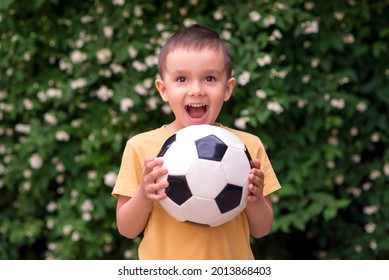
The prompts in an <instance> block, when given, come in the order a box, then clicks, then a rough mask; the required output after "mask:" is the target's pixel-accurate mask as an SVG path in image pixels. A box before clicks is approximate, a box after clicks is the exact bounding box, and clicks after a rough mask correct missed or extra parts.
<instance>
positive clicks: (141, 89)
mask: <svg viewBox="0 0 389 280" xmlns="http://www.w3.org/2000/svg"><path fill="white" fill-rule="evenodd" d="M134 90H135V92H136V93H138V94H139V95H142V96H145V95H147V89H146V88H145V87H144V86H143V85H136V86H135V88H134Z"/></svg>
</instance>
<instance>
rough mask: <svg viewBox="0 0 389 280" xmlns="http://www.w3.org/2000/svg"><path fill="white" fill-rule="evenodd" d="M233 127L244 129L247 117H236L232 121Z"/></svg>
mask: <svg viewBox="0 0 389 280" xmlns="http://www.w3.org/2000/svg"><path fill="white" fill-rule="evenodd" d="M234 125H235V127H237V128H238V129H241V130H245V129H246V128H247V118H243V117H242V118H237V119H236V120H235V122H234Z"/></svg>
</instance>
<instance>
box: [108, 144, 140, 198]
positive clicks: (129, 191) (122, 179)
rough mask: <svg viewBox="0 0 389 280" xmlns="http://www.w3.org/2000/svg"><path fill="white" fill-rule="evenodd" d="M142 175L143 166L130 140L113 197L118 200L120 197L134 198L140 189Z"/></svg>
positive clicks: (124, 153) (125, 150)
mask: <svg viewBox="0 0 389 280" xmlns="http://www.w3.org/2000/svg"><path fill="white" fill-rule="evenodd" d="M141 175H142V164H141V162H140V161H139V158H138V155H137V153H136V152H135V149H134V148H133V147H132V145H131V139H130V140H129V141H127V144H126V147H125V148H124V152H123V156H122V162H121V165H120V169H119V173H118V176H117V180H116V184H115V186H114V188H113V191H112V195H113V196H114V197H116V198H117V197H118V196H119V195H123V196H129V197H132V196H133V195H134V194H135V192H136V190H137V189H138V186H139V183H140V180H141Z"/></svg>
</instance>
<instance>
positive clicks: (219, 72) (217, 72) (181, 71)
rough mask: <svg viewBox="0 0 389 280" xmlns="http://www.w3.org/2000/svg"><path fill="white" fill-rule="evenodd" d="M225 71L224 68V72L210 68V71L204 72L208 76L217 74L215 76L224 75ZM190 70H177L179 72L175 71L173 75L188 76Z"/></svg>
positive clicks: (205, 70)
mask: <svg viewBox="0 0 389 280" xmlns="http://www.w3.org/2000/svg"><path fill="white" fill-rule="evenodd" d="M224 71H225V69H224V68H223V70H222V71H220V70H219V69H215V68H210V69H204V70H203V71H202V72H204V73H206V74H215V75H222V74H223V73H224ZM189 72H190V70H186V69H177V70H174V71H173V72H172V75H178V74H187V73H189Z"/></svg>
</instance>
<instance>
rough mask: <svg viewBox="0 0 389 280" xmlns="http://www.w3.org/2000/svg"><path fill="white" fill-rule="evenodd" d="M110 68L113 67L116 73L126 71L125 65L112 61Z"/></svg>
mask: <svg viewBox="0 0 389 280" xmlns="http://www.w3.org/2000/svg"><path fill="white" fill-rule="evenodd" d="M109 68H111V70H112V72H113V73H114V74H119V73H124V72H125V70H124V67H123V66H121V65H120V64H117V63H112V64H111V65H110V66H109Z"/></svg>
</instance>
